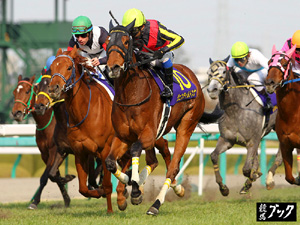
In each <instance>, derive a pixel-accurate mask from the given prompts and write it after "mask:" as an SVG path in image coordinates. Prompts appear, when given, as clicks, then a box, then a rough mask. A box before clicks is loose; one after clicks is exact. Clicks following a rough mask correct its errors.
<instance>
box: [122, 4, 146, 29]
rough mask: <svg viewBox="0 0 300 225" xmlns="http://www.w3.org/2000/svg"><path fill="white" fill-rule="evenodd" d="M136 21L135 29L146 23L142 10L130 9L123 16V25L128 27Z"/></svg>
mask: <svg viewBox="0 0 300 225" xmlns="http://www.w3.org/2000/svg"><path fill="white" fill-rule="evenodd" d="M134 20H135V24H134V27H140V26H142V25H144V24H145V23H146V19H145V16H144V14H143V13H142V11H141V10H138V9H135V8H132V9H128V10H127V11H126V12H125V14H124V16H123V20H122V25H123V26H124V27H126V26H127V25H128V24H130V23H131V22H133V21H134Z"/></svg>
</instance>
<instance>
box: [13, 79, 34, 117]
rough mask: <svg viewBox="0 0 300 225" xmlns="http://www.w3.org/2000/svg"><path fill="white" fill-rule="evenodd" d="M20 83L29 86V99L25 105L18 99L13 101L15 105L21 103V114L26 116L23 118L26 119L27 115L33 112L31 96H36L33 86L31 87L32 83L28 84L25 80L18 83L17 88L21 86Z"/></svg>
mask: <svg viewBox="0 0 300 225" xmlns="http://www.w3.org/2000/svg"><path fill="white" fill-rule="evenodd" d="M22 83H25V84H28V85H30V97H29V99H28V101H27V103H25V102H24V101H22V100H19V99H16V100H15V103H21V104H22V105H23V106H25V109H24V112H23V113H24V114H26V115H25V117H24V119H26V117H27V116H28V114H29V113H30V112H32V111H34V107H32V106H31V100H32V98H33V95H36V93H35V92H34V90H33V85H32V83H30V82H29V81H27V80H20V81H19V82H18V86H19V85H20V84H22ZM26 111H27V113H26Z"/></svg>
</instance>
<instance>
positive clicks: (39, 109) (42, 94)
mask: <svg viewBox="0 0 300 225" xmlns="http://www.w3.org/2000/svg"><path fill="white" fill-rule="evenodd" d="M49 74H51V73H50V72H49V70H48V71H47V72H46V71H45V70H44V69H43V70H42V76H41V78H40V79H41V80H40V82H39V85H38V90H37V93H36V95H37V96H36V101H35V105H34V108H35V112H36V113H37V114H38V115H44V114H45V112H46V110H48V109H51V110H53V112H54V116H55V119H56V127H55V130H54V136H53V137H54V142H55V144H56V145H57V147H58V148H57V155H56V158H55V161H54V163H53V166H52V169H51V170H50V175H52V174H55V173H56V170H57V168H58V167H59V166H60V165H61V163H62V162H63V160H64V159H65V158H66V157H67V156H68V155H69V154H74V153H73V150H72V148H71V145H70V143H69V141H68V139H67V116H66V106H65V103H64V101H57V102H53V100H52V99H51V98H50V96H49V95H48V88H49V83H50V79H51V75H49ZM89 160H90V162H89V163H90V164H91V165H92V166H90V171H89V179H88V184H89V186H90V187H91V188H97V187H98V185H97V182H96V178H97V176H98V174H99V173H100V180H99V182H100V183H101V172H102V170H101V168H102V164H101V161H98V162H97V168H96V169H94V168H95V167H94V166H93V164H94V158H93V157H92V156H90V158H89ZM96 160H98V159H96Z"/></svg>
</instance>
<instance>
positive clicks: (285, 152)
mask: <svg viewBox="0 0 300 225" xmlns="http://www.w3.org/2000/svg"><path fill="white" fill-rule="evenodd" d="M280 148H281V154H282V159H283V163H284V169H285V179H286V181H287V182H289V183H290V184H296V185H300V180H299V177H297V179H295V178H294V176H293V148H292V147H288V146H284V145H283V144H281V143H280Z"/></svg>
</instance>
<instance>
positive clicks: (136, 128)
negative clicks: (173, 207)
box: [106, 24, 205, 215]
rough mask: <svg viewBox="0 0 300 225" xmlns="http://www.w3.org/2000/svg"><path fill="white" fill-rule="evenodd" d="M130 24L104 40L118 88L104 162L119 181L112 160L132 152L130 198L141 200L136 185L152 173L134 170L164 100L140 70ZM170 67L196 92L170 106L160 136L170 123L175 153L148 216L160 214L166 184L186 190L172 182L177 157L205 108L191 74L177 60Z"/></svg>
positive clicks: (154, 133) (125, 179)
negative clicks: (111, 134)
mask: <svg viewBox="0 0 300 225" xmlns="http://www.w3.org/2000/svg"><path fill="white" fill-rule="evenodd" d="M132 27H133V24H130V25H128V26H127V27H123V26H117V27H115V28H112V29H111V31H110V34H109V38H108V39H107V42H108V43H107V44H108V47H107V56H108V61H107V66H108V68H109V70H110V71H109V76H110V77H111V78H113V79H114V86H115V92H116V93H115V98H114V102H113V110H112V123H113V126H114V129H115V136H114V138H113V142H112V147H111V152H110V154H109V156H108V157H107V159H106V165H107V168H108V169H109V170H110V171H111V172H112V173H113V174H114V175H115V176H116V177H117V178H118V179H119V180H120V181H121V182H123V183H126V182H128V177H127V176H126V174H123V173H122V172H121V171H119V170H118V169H117V166H116V160H118V159H119V158H120V157H122V155H123V154H124V153H125V152H127V151H128V150H130V154H131V157H132V178H131V182H132V192H131V201H132V203H133V204H139V203H140V202H141V192H140V191H139V186H140V184H142V183H143V182H144V181H145V179H146V178H147V176H148V175H149V174H150V172H151V171H147V169H144V170H142V171H141V173H140V174H138V165H139V157H140V155H141V152H142V150H143V149H144V150H146V152H147V151H149V150H151V149H153V147H154V145H155V141H156V138H157V133H158V129H159V125H160V119H161V117H162V113H163V110H164V107H163V106H164V102H163V101H162V100H161V98H160V91H159V88H158V86H157V84H156V83H155V81H154V78H153V76H152V75H151V73H150V72H149V70H148V69H141V68H139V67H138V66H137V64H136V63H137V60H136V55H135V52H134V51H133V43H132V37H131V36H130V34H129V31H130V30H131V29H132ZM174 67H175V68H176V69H177V70H178V71H179V72H180V73H182V74H183V75H184V76H185V77H186V78H187V79H188V83H189V82H192V83H194V85H195V86H196V94H195V98H193V99H190V100H184V101H181V102H178V103H176V104H175V105H174V106H173V107H172V109H171V112H170V117H169V119H168V122H167V124H166V127H165V130H164V132H163V135H164V134H166V133H168V132H170V130H171V129H172V127H174V128H175V130H176V143H175V149H174V154H173V158H172V160H171V163H170V165H169V167H168V171H167V174H166V180H165V182H164V184H163V186H162V189H161V192H160V194H159V195H158V196H157V198H156V201H155V203H154V204H153V205H152V206H151V207H150V209H149V210H148V211H147V214H149V215H157V214H158V212H159V208H160V206H161V205H162V204H163V202H164V199H165V195H166V193H167V190H168V189H169V187H170V186H171V187H174V188H175V192H176V193H178V194H179V195H183V194H184V190H183V188H182V187H181V186H176V182H174V181H175V177H176V175H177V174H178V172H179V162H180V159H181V157H182V156H183V154H184V152H185V150H186V148H187V145H188V142H189V140H190V137H191V135H192V133H193V131H194V129H195V127H196V126H197V124H198V123H199V121H200V119H201V116H202V114H203V111H204V104H205V103H204V97H203V93H202V90H201V87H200V84H199V82H198V79H197V77H196V76H195V74H194V73H193V72H192V71H191V70H190V69H189V68H187V67H185V66H183V65H179V64H177V65H174ZM189 84H191V83H189Z"/></svg>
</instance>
